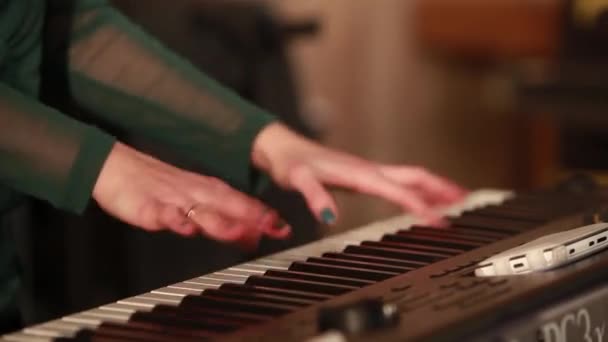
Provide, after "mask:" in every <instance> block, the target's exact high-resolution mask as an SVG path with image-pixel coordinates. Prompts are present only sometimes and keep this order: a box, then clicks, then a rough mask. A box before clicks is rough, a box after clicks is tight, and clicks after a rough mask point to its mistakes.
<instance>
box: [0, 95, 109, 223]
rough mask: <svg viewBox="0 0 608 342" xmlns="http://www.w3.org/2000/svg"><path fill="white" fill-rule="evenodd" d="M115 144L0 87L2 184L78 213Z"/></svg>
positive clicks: (84, 126) (94, 130)
mask: <svg viewBox="0 0 608 342" xmlns="http://www.w3.org/2000/svg"><path fill="white" fill-rule="evenodd" d="M113 143H114V138H113V137H111V136H109V135H107V134H105V133H103V132H101V131H99V130H97V129H96V128H94V127H91V126H86V125H84V124H82V123H80V122H78V121H74V120H72V119H71V118H69V117H67V116H64V115H63V114H61V113H59V112H56V111H54V110H52V109H50V108H48V107H46V106H44V105H43V104H40V103H38V102H36V100H35V99H33V98H32V97H28V96H25V95H22V94H21V93H20V92H18V91H16V90H14V89H13V88H11V87H9V86H7V85H5V84H0V184H3V185H4V186H6V187H9V188H12V189H13V190H17V191H19V192H22V193H26V194H28V195H32V196H34V197H37V198H39V199H43V200H47V201H49V202H51V203H52V204H53V205H55V206H56V207H58V208H62V209H66V210H70V211H74V212H77V213H80V212H82V211H83V210H84V209H85V207H86V205H87V203H88V201H89V198H90V196H91V192H92V189H93V187H94V184H95V181H96V179H97V176H98V173H99V170H101V167H102V165H103V163H104V161H105V159H106V157H107V155H108V153H109V151H110V149H111V147H112V145H113Z"/></svg>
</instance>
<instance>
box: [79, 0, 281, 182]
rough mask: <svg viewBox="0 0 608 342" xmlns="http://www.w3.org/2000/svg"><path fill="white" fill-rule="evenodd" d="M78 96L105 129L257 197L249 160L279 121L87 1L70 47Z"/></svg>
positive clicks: (96, 0)
mask: <svg viewBox="0 0 608 342" xmlns="http://www.w3.org/2000/svg"><path fill="white" fill-rule="evenodd" d="M69 70H70V82H71V91H72V95H73V96H74V98H75V99H76V101H77V102H78V103H79V104H80V105H81V106H83V107H85V108H86V109H87V110H89V111H91V112H93V113H94V114H95V115H96V116H97V118H98V119H101V120H102V121H103V122H104V123H106V124H110V125H113V126H115V127H117V128H120V129H121V130H123V131H126V132H129V133H131V134H135V135H138V136H142V137H146V138H148V139H151V140H152V141H155V142H157V143H160V144H162V146H163V147H165V148H167V149H169V150H170V151H172V153H175V154H176V155H177V156H180V157H181V158H185V159H187V160H188V161H189V162H193V163H194V164H195V165H200V166H203V167H205V169H207V170H209V171H210V172H212V173H214V174H217V175H220V176H221V177H222V178H224V179H225V180H226V181H228V182H229V183H231V184H232V185H233V186H235V187H237V188H239V189H241V190H243V191H250V192H253V191H255V189H258V188H259V187H260V184H259V183H260V182H261V181H264V180H265V179H264V177H260V175H259V174H257V171H256V170H255V169H254V168H253V167H252V165H251V160H250V155H251V148H252V143H253V141H254V138H255V137H256V135H257V134H258V133H259V131H260V130H261V129H262V128H263V127H265V126H266V125H267V124H268V123H270V122H271V121H273V120H275V118H274V117H273V116H271V115H270V114H268V113H266V112H265V111H263V110H261V109H259V108H257V107H256V106H254V105H252V104H251V103H248V102H246V101H244V100H243V99H241V98H240V97H239V96H237V95H236V94H235V93H233V92H232V91H230V90H228V89H226V88H224V87H222V86H221V85H219V84H218V83H216V82H215V81H214V80H212V79H210V78H209V77H207V76H206V75H204V74H203V73H201V72H200V71H199V70H198V69H197V68H196V67H194V66H193V65H191V64H190V63H189V62H188V61H186V60H185V59H183V58H180V57H179V56H177V55H176V54H174V53H172V52H171V51H169V50H168V49H167V48H165V47H164V46H163V45H161V44H160V43H159V42H158V41H157V40H155V39H154V38H152V37H150V36H148V35H147V34H146V33H144V32H143V31H142V30H140V29H139V28H138V27H136V26H135V25H134V24H132V23H131V22H129V21H128V20H127V19H126V18H125V17H124V16H122V15H121V14H120V13H119V12H118V11H117V10H115V9H114V8H112V7H111V6H110V5H108V4H107V3H106V2H105V1H99V0H80V1H79V2H78V5H77V8H76V14H75V16H74V24H73V27H72V35H71V41H70V43H69Z"/></svg>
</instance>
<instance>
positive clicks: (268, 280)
mask: <svg viewBox="0 0 608 342" xmlns="http://www.w3.org/2000/svg"><path fill="white" fill-rule="evenodd" d="M246 284H250V285H258V286H264V287H271V288H278V289H288V290H296V291H306V292H314V293H322V294H327V295H333V296H337V295H341V294H344V293H347V292H350V291H352V290H355V289H357V287H355V286H346V285H330V284H327V283H319V282H314V281H305V280H297V279H285V278H278V277H270V276H266V275H264V276H250V277H249V278H247V281H246Z"/></svg>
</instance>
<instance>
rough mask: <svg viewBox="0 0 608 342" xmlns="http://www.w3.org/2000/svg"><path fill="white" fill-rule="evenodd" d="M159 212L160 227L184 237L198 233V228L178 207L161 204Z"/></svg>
mask: <svg viewBox="0 0 608 342" xmlns="http://www.w3.org/2000/svg"><path fill="white" fill-rule="evenodd" d="M157 210H158V220H159V225H160V226H162V227H166V228H169V229H170V230H172V231H173V232H175V233H177V234H180V235H183V236H192V235H194V234H195V233H196V226H195V225H193V224H192V223H191V222H190V220H188V218H187V217H186V214H185V213H184V211H183V210H181V209H180V208H178V207H177V206H176V205H173V204H162V203H161V204H160V205H159V206H158V209H157Z"/></svg>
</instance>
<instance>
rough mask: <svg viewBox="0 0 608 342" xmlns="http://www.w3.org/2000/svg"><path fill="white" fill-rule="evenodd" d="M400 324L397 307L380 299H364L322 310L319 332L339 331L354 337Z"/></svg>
mask: <svg viewBox="0 0 608 342" xmlns="http://www.w3.org/2000/svg"><path fill="white" fill-rule="evenodd" d="M398 322H399V313H398V311H397V308H396V306H395V305H392V304H385V303H383V302H382V301H381V300H378V299H364V300H361V301H358V302H355V303H350V304H346V305H342V306H337V307H326V308H321V310H320V312H319V322H318V323H319V330H320V331H328V330H337V331H340V332H342V333H344V334H348V335H354V334H362V333H366V332H371V331H375V330H380V329H386V328H389V327H392V326H394V325H396V324H397V323H398Z"/></svg>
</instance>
